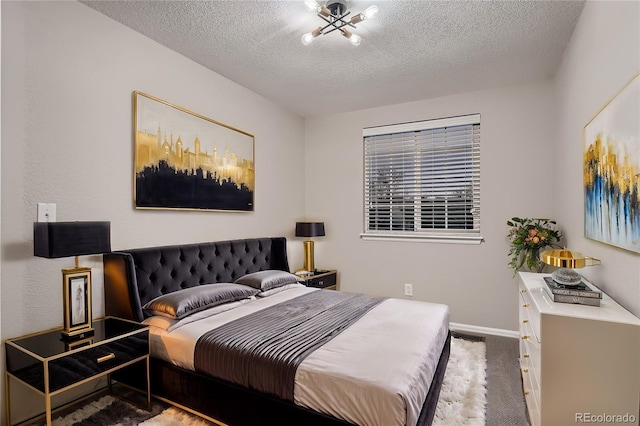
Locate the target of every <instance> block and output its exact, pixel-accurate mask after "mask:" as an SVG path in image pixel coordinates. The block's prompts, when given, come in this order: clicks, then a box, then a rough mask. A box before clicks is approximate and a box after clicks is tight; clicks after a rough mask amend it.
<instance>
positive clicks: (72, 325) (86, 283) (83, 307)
mask: <svg viewBox="0 0 640 426" xmlns="http://www.w3.org/2000/svg"><path fill="white" fill-rule="evenodd" d="M62 280H63V285H64V331H63V332H62V334H63V336H64V337H67V338H74V337H75V336H79V337H83V336H80V335H82V334H83V333H86V332H89V331H92V330H93V329H92V328H91V269H90V268H74V269H72V270H69V271H64V270H63V274H62Z"/></svg>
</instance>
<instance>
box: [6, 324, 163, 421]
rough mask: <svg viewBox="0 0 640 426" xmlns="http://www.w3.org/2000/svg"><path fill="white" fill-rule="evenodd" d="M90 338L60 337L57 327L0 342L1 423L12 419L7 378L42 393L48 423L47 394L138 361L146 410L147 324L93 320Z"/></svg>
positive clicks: (49, 394)
mask: <svg viewBox="0 0 640 426" xmlns="http://www.w3.org/2000/svg"><path fill="white" fill-rule="evenodd" d="M93 327H94V329H95V332H94V334H93V335H92V336H88V337H86V338H84V339H79V340H75V341H65V340H63V339H62V335H61V331H62V329H54V330H48V331H45V332H41V333H35V334H30V335H27V336H22V337H16V338H13V339H7V340H6V341H5V350H6V353H5V362H6V369H5V371H6V373H5V386H6V424H7V425H9V426H10V425H12V424H13V423H12V421H11V381H12V380H18V381H20V382H22V383H23V384H25V385H26V386H27V387H28V388H30V389H31V390H33V391H35V392H37V393H38V394H40V395H42V396H44V401H45V417H46V422H47V426H49V425H51V411H52V407H51V398H52V397H53V396H55V395H57V394H60V393H62V392H65V391H67V390H69V389H72V388H74V387H76V386H79V385H81V384H83V383H86V382H89V381H91V380H94V379H96V378H98V377H102V376H107V384H108V387H109V392H111V373H114V372H116V371H118V370H121V369H124V368H126V367H129V366H131V365H133V364H136V363H138V362H144V363H145V364H146V385H147V389H146V390H147V409H151V386H150V380H149V328H148V327H147V326H146V325H143V324H140V323H137V322H133V321H128V320H123V319H120V318H115V317H105V318H102V319H98V320H95V321H94V322H93Z"/></svg>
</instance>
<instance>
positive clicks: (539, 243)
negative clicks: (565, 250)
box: [507, 217, 562, 276]
mask: <svg viewBox="0 0 640 426" xmlns="http://www.w3.org/2000/svg"><path fill="white" fill-rule="evenodd" d="M507 226H509V227H510V228H509V235H507V238H508V239H509V243H510V244H511V250H509V257H510V261H509V266H510V267H511V268H513V274H514V276H515V274H516V273H517V272H518V270H519V269H520V268H522V266H524V265H526V266H527V268H529V270H530V271H535V272H542V269H543V268H544V263H543V262H542V261H541V260H540V249H543V248H545V247H549V246H551V247H560V246H559V245H558V243H559V242H560V238H562V233H561V232H560V231H559V230H558V227H557V225H556V222H555V221H554V220H551V219H529V218H520V217H513V218H511V220H508V221H507Z"/></svg>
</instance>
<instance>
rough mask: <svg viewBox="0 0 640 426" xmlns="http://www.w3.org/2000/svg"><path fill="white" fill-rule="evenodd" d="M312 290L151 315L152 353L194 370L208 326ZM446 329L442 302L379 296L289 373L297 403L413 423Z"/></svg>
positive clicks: (365, 421) (351, 418)
mask: <svg viewBox="0 0 640 426" xmlns="http://www.w3.org/2000/svg"><path fill="white" fill-rule="evenodd" d="M311 291H328V290H317V289H312V288H308V287H304V286H300V287H293V288H290V289H287V290H286V291H282V292H280V293H277V294H273V295H271V296H269V297H257V298H254V299H247V300H243V301H238V302H233V303H231V304H227V305H223V306H218V307H216V308H213V309H209V310H206V311H201V312H198V313H196V314H194V315H191V316H189V317H187V318H184V319H182V320H180V321H174V320H169V319H167V318H163V317H151V318H148V319H146V320H145V321H144V322H145V323H147V324H149V325H150V345H151V354H152V356H154V357H157V358H161V359H163V360H165V361H167V362H170V363H172V364H174V365H177V366H179V367H182V368H185V369H189V370H194V350H195V346H196V342H197V340H198V338H199V337H200V336H202V335H203V334H204V333H206V332H207V331H208V330H211V329H213V328H216V327H219V326H221V325H223V324H226V323H228V322H230V321H233V320H235V319H238V318H241V317H243V316H245V315H248V314H250V313H253V312H257V311H260V310H262V309H265V308H267V307H269V306H275V305H277V304H278V303H281V302H283V301H285V300H289V299H291V298H294V297H297V296H300V295H302V294H305V293H307V292H311ZM448 329H449V311H448V307H447V306H446V305H441V304H435V303H426V302H418V301H411V300H404V299H386V300H384V301H383V302H382V303H380V304H378V305H377V306H376V307H374V308H373V309H371V310H370V311H369V312H367V313H366V314H365V315H364V316H362V317H361V318H360V319H359V320H358V321H357V322H355V324H353V325H351V326H350V327H349V328H347V329H346V330H344V331H343V332H342V333H340V334H339V335H338V336H336V337H335V338H333V339H332V340H330V341H329V342H327V343H326V344H324V345H323V346H321V347H320V348H318V349H317V350H315V351H314V352H313V353H312V354H310V355H309V356H308V357H307V358H306V359H305V360H304V361H302V363H301V364H300V366H299V367H298V370H297V372H296V375H295V386H294V401H295V403H296V404H298V405H300V406H303V407H306V408H309V409H312V410H315V411H318V412H321V413H324V414H329V415H331V416H334V417H336V418H339V419H343V420H346V421H348V422H351V423H354V424H358V425H363V426H394V425H398V426H402V425H409V426H413V425H415V424H416V422H417V419H418V416H419V415H420V410H421V408H422V405H423V403H424V401H425V398H426V396H427V393H428V392H429V387H430V384H431V381H432V379H433V376H434V373H435V370H436V366H437V364H438V360H439V357H440V353H441V352H442V349H443V347H444V343H445V341H446V338H447V334H448Z"/></svg>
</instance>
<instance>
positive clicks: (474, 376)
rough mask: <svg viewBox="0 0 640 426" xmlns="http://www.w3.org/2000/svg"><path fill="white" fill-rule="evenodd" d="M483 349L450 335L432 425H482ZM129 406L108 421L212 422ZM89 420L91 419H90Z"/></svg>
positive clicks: (70, 418) (96, 409) (75, 416)
mask: <svg viewBox="0 0 640 426" xmlns="http://www.w3.org/2000/svg"><path fill="white" fill-rule="evenodd" d="M485 352H486V350H485V344H484V342H472V341H468V340H463V339H457V338H455V339H451V355H450V357H449V364H448V365H447V370H446V372H445V376H444V380H443V382H442V388H441V390H440V398H439V399H438V405H437V407H436V414H435V418H434V420H433V426H452V425H455V426H484V425H485V406H486V399H487V398H486V394H487V389H486V368H487V360H486V356H485ZM114 402H116V403H117V402H118V400H116V399H115V398H114V397H112V396H104V397H102V398H100V399H99V400H97V401H94V402H92V403H90V404H87V405H86V406H85V407H83V408H81V409H78V410H76V411H74V412H73V413H71V414H69V415H67V416H65V417H59V418H57V419H55V420H54V421H53V422H52V423H53V426H70V425H73V424H76V423H81V422H83V421H84V420H85V419H89V418H90V417H91V416H94V415H96V414H98V413H100V412H101V411H102V410H108V406H110V405H111V404H112V403H114ZM132 410H134V411H135V412H133V413H128V414H127V415H126V416H124V417H125V419H120V418H115V419H113V423H111V425H112V426H127V425H131V424H136V423H137V424H138V425H139V426H209V425H212V424H213V423H211V422H209V421H207V420H204V419H202V418H200V417H197V416H195V415H192V414H190V413H186V412H184V411H182V410H180V409H177V408H174V407H170V408H167V409H165V410H164V411H162V412H161V413H160V414H157V415H156V416H154V417H151V418H149V419H147V420H143V421H141V422H139V423H138V422H134V423H132V420H133V419H134V418H135V416H136V415H140V416H143V417H138V418H141V419H143V418H145V417H146V416H148V415H149V412H145V411H144V410H140V409H135V408H132ZM156 412H157V411H156ZM145 414H146V416H145ZM107 416H108V415H107ZM81 424H82V423H81ZM85 424H86V423H85ZM89 424H93V423H92V422H89ZM103 424H104V423H103Z"/></svg>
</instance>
